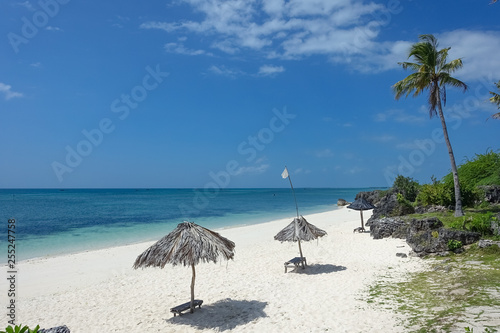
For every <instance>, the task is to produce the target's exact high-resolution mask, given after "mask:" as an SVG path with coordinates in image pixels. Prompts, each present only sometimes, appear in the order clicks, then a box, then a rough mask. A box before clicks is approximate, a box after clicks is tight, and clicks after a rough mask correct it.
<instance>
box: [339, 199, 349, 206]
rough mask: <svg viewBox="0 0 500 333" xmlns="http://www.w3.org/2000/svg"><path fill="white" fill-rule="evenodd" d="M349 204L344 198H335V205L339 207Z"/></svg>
mask: <svg viewBox="0 0 500 333" xmlns="http://www.w3.org/2000/svg"><path fill="white" fill-rule="evenodd" d="M348 204H349V202H347V201H346V200H344V199H339V200H337V206H339V207H342V206H347V205H348Z"/></svg>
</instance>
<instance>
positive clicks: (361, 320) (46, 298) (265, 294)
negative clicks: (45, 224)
mask: <svg viewBox="0 0 500 333" xmlns="http://www.w3.org/2000/svg"><path fill="white" fill-rule="evenodd" d="M364 215H365V218H366V219H368V218H369V216H370V214H369V212H365V214H364ZM305 218H306V219H307V220H308V222H309V223H312V224H314V225H315V226H317V227H319V228H321V229H324V230H325V231H327V233H328V235H327V236H325V237H322V238H320V239H318V240H314V241H311V242H303V243H302V249H303V251H304V256H305V257H306V258H307V262H308V267H307V268H306V269H305V270H302V269H299V270H298V271H292V272H290V270H289V273H286V274H285V273H284V266H283V263H284V262H285V261H287V260H289V259H290V258H292V257H295V256H297V254H298V247H297V243H280V242H278V241H275V240H274V239H273V237H274V235H275V234H276V233H277V232H279V231H280V230H281V229H282V228H284V227H285V226H286V225H288V224H289V223H290V222H291V219H290V218H285V219H280V220H274V221H269V222H264V223H260V224H253V225H248V226H240V227H231V228H227V229H214V231H217V232H219V233H220V234H221V235H222V236H224V237H226V238H228V239H230V240H232V241H234V242H235V243H236V248H235V258H234V260H230V261H229V262H225V261H222V262H218V263H217V264H213V263H205V264H200V265H198V266H197V267H196V286H195V298H197V299H203V300H204V304H203V306H202V308H201V309H200V310H198V309H197V310H196V311H195V313H194V314H192V315H191V314H186V315H185V316H182V317H175V318H174V317H173V316H172V314H171V313H169V309H170V307H173V306H175V305H178V304H181V303H184V302H186V301H188V300H189V294H190V291H189V285H190V282H191V270H190V269H189V268H186V267H182V266H181V267H179V266H172V265H169V266H165V268H164V269H154V268H148V269H139V270H133V269H132V264H133V262H134V260H135V258H136V257H137V256H138V255H139V254H140V253H142V252H143V251H144V250H145V249H146V248H147V247H149V246H150V245H152V244H153V243H154V242H155V241H151V242H142V243H137V244H130V245H124V246H118V247H112V248H107V249H101V250H92V251H86V252H80V253H76V254H69V255H63V256H57V257H49V258H37V259H28V260H26V261H23V262H22V263H19V264H18V267H19V282H18V290H19V297H18V298H17V303H18V312H17V322H22V323H23V324H28V325H30V326H31V325H33V326H35V325H37V324H39V325H40V327H42V328H50V327H55V326H60V325H67V326H68V327H69V328H70V329H71V331H72V332H83V331H85V332H91V331H92V329H94V328H95V330H94V331H95V332H99V331H107V332H118V331H121V330H123V329H127V330H131V331H141V332H157V331H161V330H166V331H172V332H184V331H189V332H192V331H195V332H203V331H213V330H221V331H226V330H228V331H232V332H247V331H256V332H257V331H273V330H274V331H284V330H286V331H289V332H303V331H304V330H308V329H309V330H310V329H311V327H317V329H318V331H322V330H326V329H333V328H334V327H344V328H345V331H346V332H366V331H369V330H370V329H369V328H372V327H373V325H374V323H375V322H376V323H377V324H376V327H378V328H379V329H385V330H388V331H392V332H403V331H404V327H403V326H400V320H403V321H404V318H399V315H398V314H395V313H391V312H387V311H386V310H383V309H376V308H374V307H373V306H370V304H368V303H367V302H366V301H365V300H363V298H364V293H366V289H367V288H368V286H369V285H370V284H372V283H374V282H375V281H377V279H380V278H381V277H382V276H384V274H386V273H388V272H389V271H390V274H391V275H397V276H399V275H400V276H401V277H403V276H405V274H407V273H408V272H411V271H415V270H419V269H421V268H422V267H423V266H424V264H423V263H422V261H421V259H419V258H404V259H402V258H398V257H396V255H395V254H396V253H397V252H408V251H409V247H408V246H407V245H406V243H405V242H404V241H403V240H399V239H383V240H373V239H371V237H370V235H369V233H362V234H358V233H353V229H354V228H355V227H358V226H359V224H360V221H359V212H358V211H353V210H349V209H347V208H345V207H339V208H338V209H334V210H331V211H328V212H323V213H317V214H311V215H306V216H305ZM163 236H164V235H162V236H161V237H163ZM161 237H159V238H161ZM3 268H4V269H5V267H3ZM312 322H314V323H315V324H314V325H316V326H308V325H311V324H312ZM307 323H308V324H307ZM186 325H188V326H186ZM314 331H316V330H314Z"/></svg>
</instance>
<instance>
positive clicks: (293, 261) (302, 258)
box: [285, 257, 307, 273]
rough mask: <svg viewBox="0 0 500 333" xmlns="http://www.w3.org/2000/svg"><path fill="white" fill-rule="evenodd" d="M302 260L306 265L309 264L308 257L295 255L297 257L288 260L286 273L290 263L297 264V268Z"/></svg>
mask: <svg viewBox="0 0 500 333" xmlns="http://www.w3.org/2000/svg"><path fill="white" fill-rule="evenodd" d="M302 262H303V263H304V265H306V266H307V261H306V257H295V258H292V259H290V260H288V261H287V262H285V273H286V272H287V268H288V267H289V266H288V265H292V264H293V265H294V266H295V268H297V267H299V265H300V264H301V263H302Z"/></svg>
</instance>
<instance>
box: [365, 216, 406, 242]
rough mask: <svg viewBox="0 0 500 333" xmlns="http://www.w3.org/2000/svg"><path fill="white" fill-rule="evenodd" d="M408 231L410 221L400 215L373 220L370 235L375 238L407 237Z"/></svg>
mask: <svg viewBox="0 0 500 333" xmlns="http://www.w3.org/2000/svg"><path fill="white" fill-rule="evenodd" d="M407 233H408V222H406V221H404V220H402V219H401V218H398V217H383V218H380V219H375V220H372V222H371V224H370V235H371V236H372V237H373V239H382V238H388V237H393V238H403V239H405V238H406V234H407Z"/></svg>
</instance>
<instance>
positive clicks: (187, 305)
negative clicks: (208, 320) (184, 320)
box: [170, 299, 203, 317]
mask: <svg viewBox="0 0 500 333" xmlns="http://www.w3.org/2000/svg"><path fill="white" fill-rule="evenodd" d="M202 304H203V301H202V300H199V299H195V300H194V307H198V308H201V305H202ZM190 308H191V302H187V303H184V304H181V305H177V306H176V307H174V308H171V309H170V312H172V313H173V314H174V317H175V316H176V315H179V316H181V315H182V311H186V310H189V309H190Z"/></svg>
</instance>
